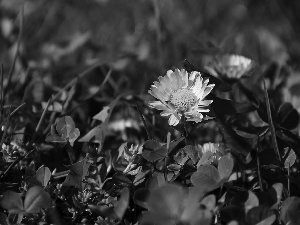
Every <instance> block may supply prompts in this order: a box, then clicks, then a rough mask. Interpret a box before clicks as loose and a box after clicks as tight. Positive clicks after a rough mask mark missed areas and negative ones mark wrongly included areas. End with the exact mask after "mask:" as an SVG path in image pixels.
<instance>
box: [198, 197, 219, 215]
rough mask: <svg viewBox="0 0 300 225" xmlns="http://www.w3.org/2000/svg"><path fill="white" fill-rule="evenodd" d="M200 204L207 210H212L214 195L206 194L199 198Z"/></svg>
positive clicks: (214, 200) (214, 201) (214, 205)
mask: <svg viewBox="0 0 300 225" xmlns="http://www.w3.org/2000/svg"><path fill="white" fill-rule="evenodd" d="M201 204H202V205H204V206H205V207H206V209H208V210H212V211H213V210H214V209H215V207H216V196H215V195H208V196H206V197H205V198H203V199H202V200H201Z"/></svg>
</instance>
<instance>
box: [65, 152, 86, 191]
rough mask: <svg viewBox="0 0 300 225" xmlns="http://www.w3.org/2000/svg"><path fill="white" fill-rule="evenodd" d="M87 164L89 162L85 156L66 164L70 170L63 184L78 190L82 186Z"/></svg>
mask: <svg viewBox="0 0 300 225" xmlns="http://www.w3.org/2000/svg"><path fill="white" fill-rule="evenodd" d="M89 166H90V163H89V162H88V158H87V157H85V158H84V159H83V160H81V161H79V162H77V163H74V164H72V165H70V166H67V167H68V168H69V170H70V172H69V174H68V176H67V178H66V180H65V181H64V182H63V186H74V187H77V188H78V189H79V190H82V189H83V188H84V184H83V183H82V180H83V178H84V177H85V176H86V175H87V173H88V169H89Z"/></svg>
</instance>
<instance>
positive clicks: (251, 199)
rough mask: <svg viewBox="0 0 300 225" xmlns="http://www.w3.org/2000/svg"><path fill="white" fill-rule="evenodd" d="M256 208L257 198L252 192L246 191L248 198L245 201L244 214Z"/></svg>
mask: <svg viewBox="0 0 300 225" xmlns="http://www.w3.org/2000/svg"><path fill="white" fill-rule="evenodd" d="M256 206H259V200H258V198H257V196H256V195H255V194H254V193H253V192H252V191H248V198H247V201H246V202H245V210H246V213H248V211H249V210H250V209H252V208H254V207H256Z"/></svg>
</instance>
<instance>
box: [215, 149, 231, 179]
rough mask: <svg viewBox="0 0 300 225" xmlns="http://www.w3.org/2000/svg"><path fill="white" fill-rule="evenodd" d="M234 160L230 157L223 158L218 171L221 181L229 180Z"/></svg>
mask: <svg viewBox="0 0 300 225" xmlns="http://www.w3.org/2000/svg"><path fill="white" fill-rule="evenodd" d="M233 165H234V162H233V159H232V158H231V157H230V156H228V155H227V156H222V157H221V159H220V161H219V164H218V171H219V175H220V177H221V179H227V178H229V177H230V175H231V173H232V170H233Z"/></svg>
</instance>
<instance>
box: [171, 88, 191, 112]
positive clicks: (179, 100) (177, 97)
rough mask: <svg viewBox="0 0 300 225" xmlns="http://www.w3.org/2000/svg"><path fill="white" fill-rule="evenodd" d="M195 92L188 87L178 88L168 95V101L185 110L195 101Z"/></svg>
mask: <svg viewBox="0 0 300 225" xmlns="http://www.w3.org/2000/svg"><path fill="white" fill-rule="evenodd" d="M196 99H197V98H196V96H195V94H194V93H193V92H192V91H191V90H189V89H179V90H177V91H176V92H174V93H173V94H172V95H171V97H170V102H171V103H172V104H173V105H174V106H175V108H176V109H177V110H179V111H186V110H187V109H188V108H189V107H191V106H193V105H194V104H195V103H196Z"/></svg>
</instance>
